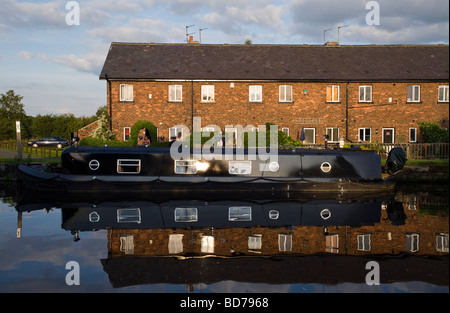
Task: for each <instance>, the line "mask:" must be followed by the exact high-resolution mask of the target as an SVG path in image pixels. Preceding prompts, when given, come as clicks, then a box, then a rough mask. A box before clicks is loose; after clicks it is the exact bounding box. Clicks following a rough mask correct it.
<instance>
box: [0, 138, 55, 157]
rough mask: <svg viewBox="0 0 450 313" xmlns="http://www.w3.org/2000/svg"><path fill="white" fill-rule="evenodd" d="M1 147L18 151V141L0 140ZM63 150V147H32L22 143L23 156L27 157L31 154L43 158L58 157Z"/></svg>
mask: <svg viewBox="0 0 450 313" xmlns="http://www.w3.org/2000/svg"><path fill="white" fill-rule="evenodd" d="M0 149H6V150H11V151H17V142H7V141H4V142H1V141H0ZM61 151H63V149H56V148H44V147H37V148H35V147H30V146H27V145H26V144H25V145H24V144H22V154H23V157H25V158H26V157H27V156H28V155H31V156H33V157H41V158H57V157H59V156H60V155H61Z"/></svg>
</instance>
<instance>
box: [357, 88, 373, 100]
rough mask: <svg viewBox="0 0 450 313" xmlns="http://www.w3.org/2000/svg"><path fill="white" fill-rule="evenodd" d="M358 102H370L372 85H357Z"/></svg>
mask: <svg viewBox="0 0 450 313" xmlns="http://www.w3.org/2000/svg"><path fill="white" fill-rule="evenodd" d="M359 102H372V86H359Z"/></svg>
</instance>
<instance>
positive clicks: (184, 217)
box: [175, 208, 198, 222]
mask: <svg viewBox="0 0 450 313" xmlns="http://www.w3.org/2000/svg"><path fill="white" fill-rule="evenodd" d="M197 221H198V211H197V208H176V209H175V222H197Z"/></svg>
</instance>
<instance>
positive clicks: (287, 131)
mask: <svg viewBox="0 0 450 313" xmlns="http://www.w3.org/2000/svg"><path fill="white" fill-rule="evenodd" d="M281 131H282V132H283V133H285V134H286V135H287V136H289V127H283V128H281Z"/></svg>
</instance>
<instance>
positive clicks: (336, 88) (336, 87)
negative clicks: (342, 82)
mask: <svg viewBox="0 0 450 313" xmlns="http://www.w3.org/2000/svg"><path fill="white" fill-rule="evenodd" d="M339 87H340V86H339V85H328V86H327V88H326V99H325V100H326V102H329V103H333V102H335V103H336V102H339V100H340V88H339ZM328 88H331V100H330V101H328ZM336 95H337V99H335V96H336Z"/></svg>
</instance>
